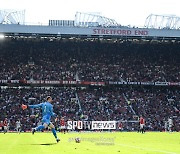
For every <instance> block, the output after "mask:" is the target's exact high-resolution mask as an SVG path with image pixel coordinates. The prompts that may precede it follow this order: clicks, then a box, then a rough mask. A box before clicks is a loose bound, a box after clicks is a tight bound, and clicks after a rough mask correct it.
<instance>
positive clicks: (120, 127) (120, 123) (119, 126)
mask: <svg viewBox="0 0 180 154" xmlns="http://www.w3.org/2000/svg"><path fill="white" fill-rule="evenodd" d="M118 128H119V130H120V131H122V130H123V124H122V122H121V121H120V122H119V124H118Z"/></svg>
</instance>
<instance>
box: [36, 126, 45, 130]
mask: <svg viewBox="0 0 180 154" xmlns="http://www.w3.org/2000/svg"><path fill="white" fill-rule="evenodd" d="M44 128H45V127H44V126H43V125H39V126H38V127H36V128H35V130H36V131H40V130H43V129H44Z"/></svg>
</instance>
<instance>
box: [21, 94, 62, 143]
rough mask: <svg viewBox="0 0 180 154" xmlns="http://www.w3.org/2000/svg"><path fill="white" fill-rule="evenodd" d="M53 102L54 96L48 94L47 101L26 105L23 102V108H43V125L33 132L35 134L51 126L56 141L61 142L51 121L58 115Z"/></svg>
mask: <svg viewBox="0 0 180 154" xmlns="http://www.w3.org/2000/svg"><path fill="white" fill-rule="evenodd" d="M52 102H53V100H52V97H51V96H48V97H47V98H46V102H44V103H40V104H36V105H24V104H22V109H23V110H25V109H27V108H41V110H42V116H43V118H42V123H43V125H39V126H38V127H36V128H33V129H32V134H34V133H35V132H36V131H40V130H43V129H46V128H47V127H48V126H49V127H50V128H51V130H52V133H53V135H54V137H55V138H56V141H57V142H59V141H60V139H59V138H58V137H57V134H56V130H55V127H54V125H53V124H52V123H51V121H50V120H51V117H52V116H56V114H55V113H54V112H53V105H52V104H51V103H52Z"/></svg>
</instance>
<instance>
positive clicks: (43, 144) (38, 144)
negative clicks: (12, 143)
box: [31, 143, 57, 145]
mask: <svg viewBox="0 0 180 154" xmlns="http://www.w3.org/2000/svg"><path fill="white" fill-rule="evenodd" d="M54 144H57V143H41V144H31V145H54Z"/></svg>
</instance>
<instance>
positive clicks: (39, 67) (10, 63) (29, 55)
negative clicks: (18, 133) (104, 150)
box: [0, 38, 180, 131]
mask: <svg viewBox="0 0 180 154" xmlns="http://www.w3.org/2000/svg"><path fill="white" fill-rule="evenodd" d="M179 48H180V44H178V43H135V42H126V41H124V42H123V41H122V42H116V41H114V42H113V41H111V42H108V41H98V40H96V41H90V40H89V41H88V40H67V39H65V40H63V39H62V40H54V41H51V40H42V39H21V38H19V39H17V38H16V39H12V38H11V39H10V38H6V39H5V40H3V41H0V69H1V71H0V80H69V81H72V80H73V81H75V80H78V81H105V82H106V81H131V82H132V81H138V82H139V81H141V82H157V81H159V82H180V71H179V70H180V60H179V57H180V52H179ZM47 95H51V96H52V97H53V98H54V101H55V102H56V103H54V111H55V112H56V113H57V114H58V115H59V116H60V117H66V120H67V119H71V120H80V119H81V118H82V115H86V116H87V117H88V120H116V121H122V122H123V124H124V129H125V130H136V129H137V128H138V126H137V125H138V123H137V122H131V123H130V122H129V121H137V119H136V118H137V116H140V115H143V116H144V117H145V119H146V127H147V129H148V130H159V131H161V130H163V126H164V122H165V121H166V120H167V118H168V117H172V118H173V120H174V130H180V127H179V126H180V118H179V110H180V106H179V104H180V103H179V99H180V94H179V93H178V88H177V89H169V88H168V87H167V88H165V89H163V88H155V87H152V86H151V88H143V87H133V86H132V87H130V86H128V87H127V86H126V87H112V86H108V87H93V88H92V87H91V88H88V87H86V88H84V89H83V88H81V87H57V88H50V87H36V88H35V87H34V88H33V87H21V88H20V87H16V88H15V87H14V88H7V87H6V88H5V87H2V88H1V93H0V113H1V117H0V120H2V119H4V118H5V117H7V118H8V119H9V120H10V123H11V125H10V129H11V130H14V129H15V122H16V121H17V120H18V119H19V120H20V121H21V123H22V127H23V128H22V129H23V130H30V128H31V127H34V126H35V125H36V124H37V123H38V122H39V121H40V119H41V115H39V113H40V112H39V111H38V110H25V111H23V110H21V109H20V105H21V104H22V103H25V104H34V103H40V102H42V101H44V98H45V97H46V96H47ZM32 115H35V117H36V118H34V116H32Z"/></svg>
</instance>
